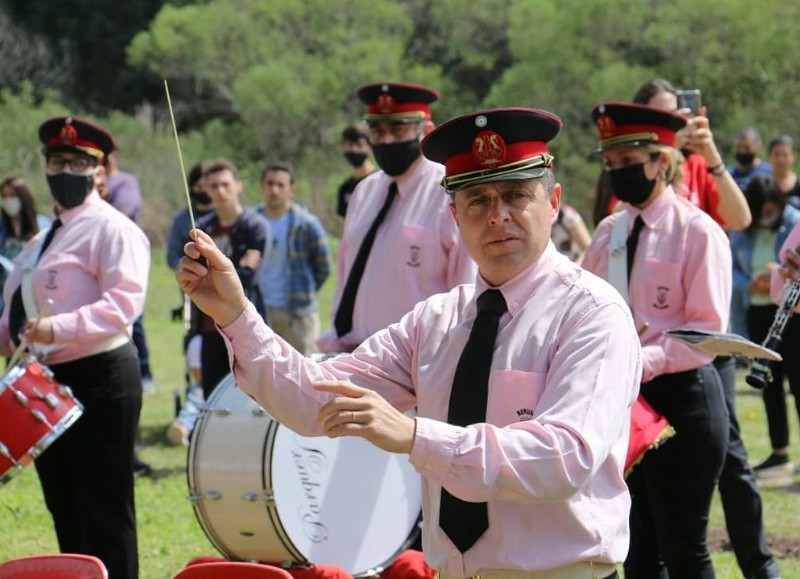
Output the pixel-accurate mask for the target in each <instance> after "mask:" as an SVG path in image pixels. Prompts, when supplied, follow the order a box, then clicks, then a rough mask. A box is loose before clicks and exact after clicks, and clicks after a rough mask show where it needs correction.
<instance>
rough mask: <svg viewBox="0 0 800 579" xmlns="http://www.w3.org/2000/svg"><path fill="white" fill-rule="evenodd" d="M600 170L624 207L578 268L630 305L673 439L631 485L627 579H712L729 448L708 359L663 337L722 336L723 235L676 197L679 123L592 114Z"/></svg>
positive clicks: (647, 393) (604, 111)
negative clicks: (714, 511)
mask: <svg viewBox="0 0 800 579" xmlns="http://www.w3.org/2000/svg"><path fill="white" fill-rule="evenodd" d="M592 118H593V120H594V121H595V124H596V126H597V129H598V132H599V136H600V151H601V152H602V155H603V162H604V166H605V170H606V171H607V173H608V175H609V180H610V183H611V186H612V188H613V190H614V191H615V193H616V194H617V196H618V197H619V198H620V199H621V200H623V201H625V202H626V203H628V207H627V209H625V210H623V211H620V212H617V213H615V214H613V215H611V216H609V217H607V218H606V219H604V220H603V221H602V222H601V223H600V225H599V226H598V228H597V231H596V232H595V237H594V239H593V240H592V244H591V245H590V246H589V248H588V249H587V251H586V253H585V254H584V261H583V266H584V267H585V268H586V269H588V270H589V271H591V272H593V273H596V274H597V275H599V276H601V277H603V278H605V279H608V280H609V281H611V282H612V284H613V285H614V286H615V287H617V289H618V290H620V292H621V293H623V295H626V296H627V299H628V304H629V305H630V308H631V311H632V313H633V318H634V321H635V322H636V325H637V328H639V333H640V339H641V343H642V354H643V360H644V364H643V370H644V371H643V375H642V386H641V395H642V396H643V397H644V398H645V400H647V402H649V403H650V405H651V406H652V407H653V408H654V409H655V410H656V411H657V412H659V413H660V414H662V415H663V416H664V417H666V418H667V419H668V420H669V422H670V423H671V424H672V426H673V427H674V428H675V430H676V432H677V434H676V435H675V436H674V437H673V438H671V439H669V440H667V441H666V442H665V443H664V444H663V446H660V447H659V448H658V449H656V450H651V451H649V452H648V453H647V454H645V455H644V458H643V459H642V461H641V463H639V464H638V465H637V466H636V467H635V468H634V469H633V472H632V473H631V475H630V476H629V477H628V479H627V482H628V487H629V488H630V490H631V498H632V505H631V515H630V522H631V546H630V551H629V553H628V557H627V559H626V561H625V577H626V579H638V578H640V577H642V578H651V577H659V576H661V575H660V573H661V572H662V571H663V570H664V569H663V567H666V570H667V571H668V573H669V576H670V577H673V578H678V577H680V578H681V579H683V578H697V579H710V578H713V577H714V569H713V566H712V564H711V557H710V555H709V552H708V547H707V545H706V527H707V524H708V513H709V509H710V506H711V497H712V494H713V491H714V488H715V486H716V480H717V478H718V477H719V474H720V472H721V470H722V465H723V460H724V456H725V449H726V445H727V442H728V415H727V412H726V408H725V401H724V397H723V392H722V385H721V382H720V378H719V375H718V374H717V372H716V370H715V368H714V366H713V365H712V364H711V361H712V358H711V357H710V356H706V355H704V354H701V353H699V352H697V351H695V350H693V349H691V348H689V347H688V346H686V345H684V344H682V343H679V342H677V341H674V340H670V339H669V338H667V337H666V336H665V334H664V331H665V330H669V329H675V328H686V329H695V330H711V331H718V332H719V331H723V330H724V329H725V327H726V326H727V321H728V320H727V317H728V303H729V301H730V292H731V279H730V271H731V255H730V249H729V247H728V241H727V238H726V237H725V233H724V232H723V231H722V229H721V228H720V227H719V226H718V225H717V224H716V223H715V222H714V221H713V220H712V219H711V218H710V217H709V216H708V215H706V214H705V213H704V212H702V211H701V210H699V209H698V208H697V207H695V206H694V205H692V204H691V203H689V202H688V201H687V200H685V199H682V198H680V197H678V196H677V195H676V194H675V191H674V190H673V188H672V186H671V185H670V182H671V180H672V177H673V173H674V171H675V156H674V155H673V154H672V151H673V150H674V145H675V133H676V131H678V130H679V129H681V128H682V127H683V126H684V125H685V124H686V120H685V119H684V118H683V117H682V116H680V115H678V114H675V113H673V112H668V111H664V110H661V109H657V108H654V107H649V106H644V105H634V104H628V103H603V104H600V105H597V106H596V107H595V108H594V109H593V111H592Z"/></svg>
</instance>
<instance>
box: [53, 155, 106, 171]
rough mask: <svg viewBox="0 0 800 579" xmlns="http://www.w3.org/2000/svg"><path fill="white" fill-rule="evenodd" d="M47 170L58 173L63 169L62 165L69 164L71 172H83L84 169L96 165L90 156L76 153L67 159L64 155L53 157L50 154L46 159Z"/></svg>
mask: <svg viewBox="0 0 800 579" xmlns="http://www.w3.org/2000/svg"><path fill="white" fill-rule="evenodd" d="M46 165H47V169H48V171H53V172H54V173H58V172H60V171H63V170H64V167H67V166H69V168H70V170H71V171H72V172H73V173H83V172H84V171H86V169H89V168H92V167H96V166H97V162H96V161H95V160H93V159H92V158H91V157H87V156H84V155H78V156H75V157H72V158H71V159H68V158H66V157H55V156H50V157H47V161H46Z"/></svg>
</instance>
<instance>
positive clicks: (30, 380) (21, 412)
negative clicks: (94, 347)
mask: <svg viewBox="0 0 800 579" xmlns="http://www.w3.org/2000/svg"><path fill="white" fill-rule="evenodd" d="M81 414H83V406H82V405H81V403H80V402H78V401H77V400H76V399H75V398H74V397H73V395H72V391H71V390H70V389H69V387H68V386H63V385H61V384H59V383H57V382H56V381H55V380H54V379H53V373H52V372H51V371H50V369H49V368H47V367H46V366H42V365H41V364H40V363H39V362H37V361H36V358H34V357H33V356H26V357H25V358H23V359H21V360H20V361H19V362H17V363H16V364H14V366H13V367H12V368H11V370H9V371H8V372H6V375H5V376H3V378H2V380H0V416H2V417H3V418H2V420H0V485H3V484H5V483H6V482H8V481H9V480H11V478H12V477H13V476H14V475H16V474H17V473H19V472H20V471H21V470H22V469H23V468H24V467H26V466H28V465H29V464H30V463H31V462H33V461H34V460H35V459H36V458H37V457H38V456H39V455H40V454H42V452H44V451H45V449H46V448H47V447H48V446H50V445H51V444H52V443H53V441H54V440H55V439H56V438H58V437H59V436H61V435H62V434H63V433H64V431H66V430H67V428H69V427H70V426H72V424H73V423H74V422H75V421H76V420H77V419H78V418H80V416H81Z"/></svg>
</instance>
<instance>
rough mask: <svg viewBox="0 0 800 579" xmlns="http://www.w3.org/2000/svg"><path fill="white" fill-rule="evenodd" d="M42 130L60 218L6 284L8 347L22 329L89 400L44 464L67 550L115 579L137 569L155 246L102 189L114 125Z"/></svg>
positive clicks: (43, 477) (0, 321) (54, 123)
mask: <svg viewBox="0 0 800 579" xmlns="http://www.w3.org/2000/svg"><path fill="white" fill-rule="evenodd" d="M39 139H40V140H41V142H42V144H43V145H44V147H43V152H44V156H45V174H46V177H47V183H48V185H49V186H50V194H51V195H52V197H53V200H54V202H55V207H56V217H57V218H56V220H55V221H54V222H53V225H52V226H51V228H50V229H48V230H45V231H41V232H40V233H39V234H38V235H37V236H36V237H34V238H33V239H31V240H30V241H29V242H28V244H27V245H26V246H25V247H24V248H23V250H22V252H21V253H20V254H19V256H18V257H17V259H16V261H15V266H16V267H15V268H14V272H13V273H12V274H11V276H10V277H9V279H8V282H7V283H6V285H5V288H4V292H3V295H4V298H5V300H6V304H10V305H9V307H7V308H6V309H5V311H4V312H3V316H2V318H0V354H2V355H5V356H10V355H11V354H12V352H13V351H14V349H15V348H16V345H17V344H18V343H19V341H20V337H21V336H23V337H24V338H25V339H26V340H27V344H28V349H29V351H30V352H32V353H33V354H35V355H36V356H37V357H38V358H39V360H40V361H41V362H43V363H44V364H46V365H47V366H49V367H50V369H51V370H52V371H53V373H54V374H55V379H56V381H58V382H59V383H61V384H65V385H67V386H69V387H71V388H72V391H73V393H74V394H75V397H76V398H77V399H78V400H79V401H80V402H81V403H82V404H83V407H84V411H83V415H82V416H81V417H80V418H79V419H78V421H77V422H76V423H75V424H74V425H72V426H71V427H70V428H69V429H68V430H66V432H65V433H64V434H63V435H61V436H60V437H59V438H58V439H57V440H56V441H55V442H54V443H53V444H52V446H50V447H49V448H48V449H47V451H46V452H45V453H44V454H42V455H41V456H40V457H39V458H37V459H36V462H35V465H36V471H37V472H38V474H39V480H40V481H41V484H42V490H43V491H44V497H45V502H46V503H47V508H48V510H49V511H50V514H51V515H52V516H53V522H54V524H55V530H56V535H57V537H58V546H59V548H60V549H61V551H62V552H65V553H84V554H89V555H95V556H97V557H99V558H100V559H101V560H102V561H103V562H104V563H105V565H106V567H107V568H108V571H109V576H110V577H112V578H113V579H123V578H127V579H135V578H136V577H138V574H139V571H138V557H137V541H136V516H135V512H134V494H133V456H134V455H133V448H134V437H135V433H136V425H137V424H138V421H139V411H140V409H141V405H142V380H141V375H140V373H139V359H138V356H137V354H136V349H135V347H134V346H133V343H132V342H131V325H132V324H133V321H134V320H135V319H136V318H138V317H139V316H140V315H141V313H142V309H143V307H144V301H145V293H146V291H147V276H148V271H149V267H150V245H149V242H148V241H147V237H146V236H145V234H144V233H143V232H142V230H141V229H139V227H138V226H137V225H136V224H135V223H134V222H133V221H131V220H130V219H128V218H127V217H125V216H124V215H123V214H122V213H120V212H119V211H117V210H116V209H114V207H112V206H111V205H109V204H108V203H106V202H105V201H103V200H102V199H101V198H100V195H99V194H98V192H97V188H96V187H95V177H97V176H102V175H103V174H104V168H103V159H104V157H105V156H106V155H108V154H109V153H110V152H111V151H112V150H113V148H114V141H113V139H112V137H111V135H109V134H108V133H107V132H106V131H105V130H104V129H103V128H101V127H99V126H97V125H95V124H93V123H90V122H88V121H85V120H83V119H79V118H77V117H57V118H53V119H50V120H48V121H46V122H45V123H43V124H42V125H41V126H40V127H39ZM28 272H30V273H28ZM28 275H30V277H28V278H27V279H26V276H28Z"/></svg>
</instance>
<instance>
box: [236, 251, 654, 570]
mask: <svg viewBox="0 0 800 579" xmlns="http://www.w3.org/2000/svg"><path fill="white" fill-rule="evenodd" d="M485 289H487V285H486V283H485V282H484V281H483V280H482V279H481V278H479V279H478V281H477V287H476V285H473V284H468V285H461V286H459V287H457V288H455V289H453V290H452V291H450V292H449V293H446V294H440V295H436V296H433V297H431V298H429V299H428V300H426V301H424V302H422V303H419V304H417V306H416V307H414V309H413V310H412V311H411V312H410V313H408V314H407V315H405V316H403V317H402V319H401V320H400V321H399V322H398V323H396V324H393V325H391V326H389V327H388V328H387V329H385V330H382V331H380V332H378V333H376V334H374V335H372V336H371V337H369V338H368V339H367V340H366V341H365V342H364V343H362V344H361V346H360V347H359V348H357V349H356V350H355V351H354V352H353V353H351V354H348V355H344V356H340V357H337V358H333V359H329V360H326V361H324V362H321V363H317V362H314V361H312V360H310V359H307V358H304V357H303V356H302V355H300V354H298V353H297V352H296V351H294V350H293V349H292V348H291V347H290V346H288V345H287V344H286V342H285V341H283V340H282V339H281V338H279V337H278V336H277V335H276V334H275V333H274V332H272V330H271V329H270V328H269V327H267V326H266V325H265V324H264V323H263V321H262V320H261V318H260V317H259V316H258V314H257V313H256V311H255V309H254V308H253V307H252V305H250V306H248V309H247V310H245V312H244V313H243V314H242V315H241V316H240V317H239V318H238V319H237V320H236V321H234V322H233V323H232V324H230V325H229V326H227V327H225V328H224V329H222V330H221V331H222V333H223V335H224V336H225V339H226V341H227V344H228V348H229V353H230V355H231V361H232V368H233V371H234V376H235V378H236V381H237V384H238V385H239V387H240V388H241V389H242V390H244V391H245V392H247V393H248V394H250V395H251V396H253V397H254V398H255V399H256V400H257V401H258V402H259V403H260V404H261V405H262V406H264V408H265V409H267V411H268V412H270V413H271V414H272V415H273V416H275V417H276V418H277V419H278V420H279V421H280V422H281V423H283V424H285V425H287V426H288V427H289V428H291V429H292V430H296V431H297V432H299V433H300V434H303V435H306V436H314V435H320V434H321V432H322V431H321V425H320V424H319V422H318V420H317V412H318V410H319V408H320V407H321V406H322V405H323V404H324V403H325V402H326V401H327V400H329V399H330V398H329V395H327V394H322V393H320V392H317V391H315V390H314V389H313V388H312V383H313V382H315V381H319V380H349V381H351V382H352V383H354V384H356V385H358V386H362V387H364V388H369V389H371V390H374V391H376V392H378V393H379V394H380V395H381V396H383V397H384V398H385V399H386V400H388V401H389V402H390V403H391V404H392V405H393V406H395V407H396V408H398V409H399V410H401V411H407V410H409V409H411V408H413V407H415V406H416V407H417V413H418V414H417V418H416V433H415V438H414V443H413V449H412V451H411V454H410V461H411V463H412V464H413V465H414V467H415V468H416V469H417V471H418V472H419V473H420V474H421V475H422V487H423V523H424V529H423V535H422V536H423V546H424V552H425V556H426V559H427V561H428V563H429V564H430V565H431V566H432V567H433V568H435V569H438V570H441V571H444V572H447V573H449V574H452V575H457V576H471V575H474V574H477V573H487V572H491V571H496V570H509V569H518V570H519V569H521V570H530V571H541V570H547V569H553V568H558V567H563V566H565V565H569V564H572V563H575V562H578V561H595V562H603V563H619V562H621V561H622V560H623V559H624V558H625V555H626V553H627V549H628V538H629V537H628V511H629V508H630V496H629V495H628V490H627V487H626V485H625V481H624V479H623V476H622V469H623V463H624V460H625V454H626V450H627V446H628V433H629V423H630V407H631V404H632V403H633V401H634V400H635V398H636V396H637V394H638V385H639V379H640V374H641V352H640V348H639V340H638V338H637V336H636V331H635V328H634V326H633V321H632V319H631V316H630V312H629V311H628V307H627V305H626V304H625V303H624V302H623V301H622V299H621V298H620V296H619V294H618V293H617V292H616V291H615V290H614V289H613V288H612V287H611V286H609V285H608V284H606V283H605V282H603V281H602V280H600V279H598V278H597V277H595V276H594V275H592V274H590V273H588V272H585V271H583V270H581V269H580V268H579V267H578V266H576V265H574V264H573V263H571V262H570V261H569V260H568V259H567V258H566V257H564V256H562V255H560V254H558V252H557V251H556V250H555V248H554V246H553V245H552V243H551V244H549V245H548V247H547V249H546V250H545V252H544V254H543V255H542V256H541V257H540V258H539V260H538V261H537V262H536V263H535V264H534V265H533V266H531V267H530V268H529V269H528V270H526V271H524V272H522V273H521V274H519V275H518V276H516V277H515V278H514V279H512V280H510V281H508V282H507V283H506V284H504V285H503V286H501V287H500V290H501V291H502V293H503V296H504V297H505V300H506V302H507V304H508V312H507V313H506V314H504V315H503V317H502V319H501V321H500V329H499V333H498V336H497V340H496V346H495V352H494V356H493V359H492V369H491V375H490V378H489V401H488V407H487V417H486V422H485V423H480V424H474V425H471V426H467V427H460V426H454V425H451V424H448V423H447V422H446V421H447V410H448V401H449V397H450V390H451V386H452V381H453V376H454V374H455V367H456V364H457V361H458V359H459V356H460V354H461V351H462V349H463V348H464V345H465V344H466V341H467V338H468V336H469V332H470V328H471V327H472V324H473V321H474V318H475V315H476V306H475V299H476V294H477V295H479V294H480V293H482V292H483V291H484V290H485ZM443 486H444V487H445V488H447V490H448V491H450V492H451V493H453V494H454V495H456V496H458V497H460V498H462V499H465V500H469V501H488V509H489V528H488V530H487V531H486V532H485V533H484V535H483V536H482V537H481V538H480V539H478V542H477V543H476V544H475V545H474V546H473V547H472V548H471V549H469V550H468V551H467V552H466V553H465V554H463V555H462V554H461V553H460V552H459V551H458V550H457V549H456V548H455V546H454V545H453V544H452V543H451V542H450V540H449V539H448V537H447V536H446V535H445V534H444V533H443V531H442V530H441V529H440V528H439V526H438V519H439V497H440V494H441V488H442V487H443Z"/></svg>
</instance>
